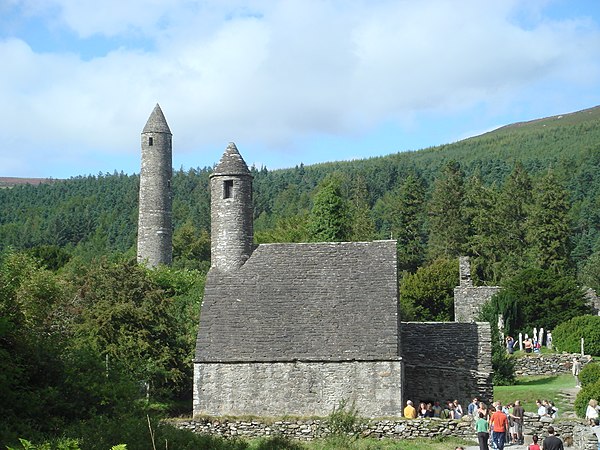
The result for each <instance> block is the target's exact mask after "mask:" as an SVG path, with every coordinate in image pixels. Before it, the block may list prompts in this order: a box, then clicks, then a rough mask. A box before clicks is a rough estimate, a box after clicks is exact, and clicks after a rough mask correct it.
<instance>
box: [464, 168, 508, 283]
mask: <svg viewBox="0 0 600 450" xmlns="http://www.w3.org/2000/svg"><path fill="white" fill-rule="evenodd" d="M497 197H498V193H497V191H496V189H494V187H493V186H492V187H490V186H485V185H484V184H483V181H482V180H481V177H480V176H479V174H475V175H473V176H472V177H471V178H469V183H468V186H467V189H466V192H465V216H466V221H467V223H468V226H469V232H468V236H469V237H468V253H469V256H471V270H472V273H473V275H474V276H475V277H477V278H480V279H481V280H484V281H490V282H496V281H497V280H498V278H499V277H498V273H497V266H498V262H499V260H500V259H501V257H502V255H501V249H500V248H499V235H500V234H502V230H501V229H500V226H499V223H498V218H497V215H496V204H497Z"/></svg>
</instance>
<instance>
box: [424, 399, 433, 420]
mask: <svg viewBox="0 0 600 450" xmlns="http://www.w3.org/2000/svg"><path fill="white" fill-rule="evenodd" d="M425 417H433V405H432V404H431V402H429V403H427V415H426V416H425Z"/></svg>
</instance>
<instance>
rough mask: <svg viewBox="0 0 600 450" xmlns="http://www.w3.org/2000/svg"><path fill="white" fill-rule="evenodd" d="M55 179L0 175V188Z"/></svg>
mask: <svg viewBox="0 0 600 450" xmlns="http://www.w3.org/2000/svg"><path fill="white" fill-rule="evenodd" d="M54 181H57V180H55V179H53V178H18V177H0V188H10V187H13V186H19V185H22V184H31V185H34V186H37V185H38V184H41V183H52V182H54Z"/></svg>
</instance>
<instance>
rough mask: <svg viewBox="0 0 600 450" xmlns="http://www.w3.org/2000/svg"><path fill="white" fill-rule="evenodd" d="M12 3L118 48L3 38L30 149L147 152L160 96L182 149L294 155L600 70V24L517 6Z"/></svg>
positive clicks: (16, 115)
mask: <svg viewBox="0 0 600 450" xmlns="http://www.w3.org/2000/svg"><path fill="white" fill-rule="evenodd" d="M10 1H11V5H12V6H11V7H10V8H12V9H11V11H12V12H13V17H17V16H18V17H19V18H20V20H21V21H22V22H23V23H26V22H27V20H34V19H35V20H36V21H38V22H40V21H41V22H42V23H44V24H46V26H47V27H48V29H52V33H54V35H55V36H56V34H57V33H58V35H61V33H62V34H64V36H65V39H67V36H73V35H74V36H75V38H74V39H76V41H78V45H81V46H85V45H88V44H89V43H90V42H91V41H92V40H103V42H104V47H106V46H107V45H109V47H110V48H109V51H105V52H100V53H99V54H97V55H96V56H93V57H91V58H83V57H82V55H81V54H78V53H77V52H76V51H70V52H64V51H62V52H51V51H47V50H45V51H40V50H37V49H36V48H35V46H33V45H32V44H30V43H29V42H28V39H27V30H26V28H25V25H21V26H20V27H13V28H14V29H15V30H16V31H15V32H14V33H13V34H12V35H10V36H5V37H4V38H3V39H1V40H0V58H2V60H3V61H9V64H5V65H4V68H3V70H2V71H1V72H0V101H1V103H2V104H3V106H4V108H3V109H2V110H0V123H1V124H2V125H0V131H1V132H2V133H3V134H4V135H5V136H6V135H8V136H9V139H12V140H11V141H10V142H12V143H13V145H14V146H15V147H16V148H18V149H19V151H20V152H22V153H23V154H27V153H29V152H31V154H32V155H35V154H38V155H41V154H43V153H44V152H48V151H60V152H61V154H62V155H63V156H64V155H69V154H70V155H72V156H73V158H75V157H77V158H81V159H85V157H86V155H89V156H90V158H91V157H92V156H93V155H95V154H96V153H97V152H102V153H104V154H106V155H109V156H110V155H111V154H112V155H115V157H116V155H121V154H122V153H123V152H125V153H131V154H135V153H136V152H138V148H137V147H138V145H139V144H138V139H139V135H138V134H137V133H138V131H139V130H141V128H142V127H143V124H144V122H145V119H146V118H147V115H148V114H149V113H150V111H151V109H152V107H153V105H154V103H155V102H156V101H159V102H160V103H161V105H162V106H163V110H164V111H165V114H166V116H167V119H168V121H169V122H170V124H171V129H172V131H173V132H174V134H175V136H176V142H177V143H178V146H179V150H180V151H192V150H198V149H202V148H205V147H206V146H212V147H214V146H215V145H217V146H218V147H219V148H220V147H222V146H224V145H225V143H226V142H227V141H229V140H239V141H245V142H249V143H253V144H256V145H260V146H261V147H264V148H267V149H269V148H270V149H277V150H278V151H286V150H290V149H294V150H297V146H298V143H299V142H303V141H305V140H306V138H307V137H308V136H313V135H319V134H321V135H328V136H336V135H340V136H346V137H347V136H353V135H354V136H360V135H362V134H364V133H367V132H368V131H369V130H372V129H373V128H376V127H378V126H379V125H380V124H382V123H389V122H395V123H398V124H399V126H400V127H402V124H405V123H410V122H411V120H413V118H414V116H415V114H419V113H427V112H434V113H436V114H443V113H451V112H453V111H465V110H467V109H468V108H471V107H473V106H474V105H481V104H496V105H498V104H500V105H505V107H507V108H509V107H510V105H511V101H512V99H515V98H519V97H523V96H524V95H525V96H526V95H527V94H526V92H527V90H528V89H530V88H531V87H533V86H537V85H540V84H543V83H549V82H557V83H565V84H569V83H579V84H582V85H585V84H586V83H587V84H594V83H595V84H597V83H598V78H599V67H600V58H599V57H598V54H597V49H598V48H600V37H599V36H600V35H599V31H598V24H597V23H595V22H594V21H593V20H590V18H586V17H582V18H569V19H568V20H562V21H561V20H558V19H551V18H549V17H547V16H545V15H544V10H543V9H542V8H541V7H538V8H533V9H532V7H531V4H528V5H527V6H523V5H522V2H519V1H516V0H513V1H502V2H481V1H476V0H457V1H454V2H447V1H442V0H426V1H422V2H410V1H400V2H399V1H385V0H380V1H376V2H371V1H350V2H340V1H337V0H330V1H299V0H289V1H282V2H271V1H233V0H232V1H200V0H188V1H179V0H169V1H167V0H131V1H127V2H123V1H122V0H114V1H113V0H106V1H103V2H100V3H99V2H97V1H91V0H10ZM525 8H528V9H525ZM22 17H26V18H27V20H26V19H23V18H22ZM36 23H37V22H36ZM132 36H133V37H134V39H133V40H132V39H131V37H132ZM136 39H138V40H136ZM136 42H137V43H140V42H143V45H142V44H140V45H136ZM590 106H591V105H590ZM478 126H479V125H478ZM23 136H26V137H27V138H23ZM0 151H2V152H4V151H5V150H0ZM4 159H7V158H6V157H4ZM213 159H214V158H212V157H211V159H210V160H213ZM300 159H301V158H298V160H300ZM11 167H14V163H13V164H11Z"/></svg>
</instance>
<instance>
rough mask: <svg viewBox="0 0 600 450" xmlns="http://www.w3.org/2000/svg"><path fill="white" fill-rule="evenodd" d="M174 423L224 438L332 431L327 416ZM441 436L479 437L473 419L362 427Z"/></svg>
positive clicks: (388, 434) (365, 431) (405, 435)
mask: <svg viewBox="0 0 600 450" xmlns="http://www.w3.org/2000/svg"><path fill="white" fill-rule="evenodd" d="M173 425H174V426H176V427H177V428H180V429H184V430H189V431H192V432H194V433H208V434H216V435H219V436H222V437H248V438H253V437H266V436H273V435H281V436H286V437H289V438H294V439H300V440H305V441H310V440H312V439H315V438H323V437H326V436H327V435H328V434H329V429H328V428H327V425H326V421H325V420H324V419H314V420H289V421H287V420H281V421H275V422H273V423H269V424H267V423H263V422H261V421H258V420H252V421H244V420H225V419H223V420H220V419H198V420H185V421H177V422H174V423H173ZM440 435H441V436H457V437H462V438H464V439H473V440H475V439H476V433H475V430H474V429H473V424H472V422H471V421H470V420H447V419H393V420H369V421H367V422H366V423H365V424H364V425H363V426H362V427H361V436H364V437H372V438H379V439H383V438H391V439H415V438H431V437H435V436H440Z"/></svg>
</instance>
